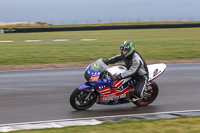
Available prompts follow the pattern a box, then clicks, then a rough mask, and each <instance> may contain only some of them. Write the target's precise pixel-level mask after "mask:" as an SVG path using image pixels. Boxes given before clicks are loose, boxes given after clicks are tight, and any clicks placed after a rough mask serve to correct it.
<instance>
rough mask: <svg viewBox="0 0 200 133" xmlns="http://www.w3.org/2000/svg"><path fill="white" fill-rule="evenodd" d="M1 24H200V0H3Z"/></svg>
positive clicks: (0, 8) (0, 12)
mask: <svg viewBox="0 0 200 133" xmlns="http://www.w3.org/2000/svg"><path fill="white" fill-rule="evenodd" d="M0 2H1V7H0V22H43V23H48V24H53V25H66V24H93V23H113V22H131V21H137V22H138V21H139V22H140V21H199V20H200V15H199V12H200V8H199V5H200V1H199V0H167V1H161V0H148V1H147V0H84V1H82V0H40V1H37V0H1V1H0Z"/></svg>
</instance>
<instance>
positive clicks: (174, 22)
mask: <svg viewBox="0 0 200 133" xmlns="http://www.w3.org/2000/svg"><path fill="white" fill-rule="evenodd" d="M193 23H200V21H141V22H140V21H138V22H118V23H98V24H76V25H21V24H18V25H12V26H0V28H9V29H12V28H50V27H85V26H117V25H150V24H193Z"/></svg>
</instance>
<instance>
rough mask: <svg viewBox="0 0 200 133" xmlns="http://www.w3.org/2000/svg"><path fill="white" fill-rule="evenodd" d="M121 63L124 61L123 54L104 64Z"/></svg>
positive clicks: (105, 61)
mask: <svg viewBox="0 0 200 133" xmlns="http://www.w3.org/2000/svg"><path fill="white" fill-rule="evenodd" d="M120 61H123V58H122V56H121V54H119V55H116V56H114V57H111V58H109V59H107V60H104V63H105V64H107V65H108V64H114V63H117V62H120Z"/></svg>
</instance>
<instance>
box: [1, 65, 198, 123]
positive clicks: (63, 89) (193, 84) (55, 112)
mask: <svg viewBox="0 0 200 133" xmlns="http://www.w3.org/2000/svg"><path fill="white" fill-rule="evenodd" d="M167 66H168V67H167V70H166V71H165V73H164V74H163V75H161V76H160V77H159V78H158V79H156V80H155V81H156V82H157V84H158V85H159V88H160V92H159V95H158V97H157V99H156V100H155V101H154V102H153V103H152V104H151V105H149V106H146V107H137V106H135V105H134V104H132V103H128V104H123V105H112V106H108V105H97V104H95V105H94V106H92V107H91V108H90V109H89V110H86V111H76V110H74V109H73V108H72V107H71V106H70V103H69V97H70V95H71V93H72V91H73V90H74V89H75V88H76V86H78V85H79V84H80V83H82V82H84V81H85V79H84V77H83V73H84V68H69V69H50V70H28V71H5V72H0V85H1V86H0V124H8V123H20V122H33V121H47V120H58V119H72V118H85V117H96V116H110V115H125V114H140V113H154V112H166V111H181V110H195V109H200V76H199V75H200V64H177V65H167Z"/></svg>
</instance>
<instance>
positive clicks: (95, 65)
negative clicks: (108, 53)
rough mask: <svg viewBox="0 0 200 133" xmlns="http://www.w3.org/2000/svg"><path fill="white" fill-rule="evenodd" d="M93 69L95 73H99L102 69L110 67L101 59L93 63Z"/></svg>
mask: <svg viewBox="0 0 200 133" xmlns="http://www.w3.org/2000/svg"><path fill="white" fill-rule="evenodd" d="M91 68H92V70H93V71H96V72H97V71H99V70H101V69H102V68H108V66H107V65H106V64H105V63H104V62H103V61H102V58H101V59H98V60H96V61H95V62H93V63H92V64H91Z"/></svg>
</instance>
